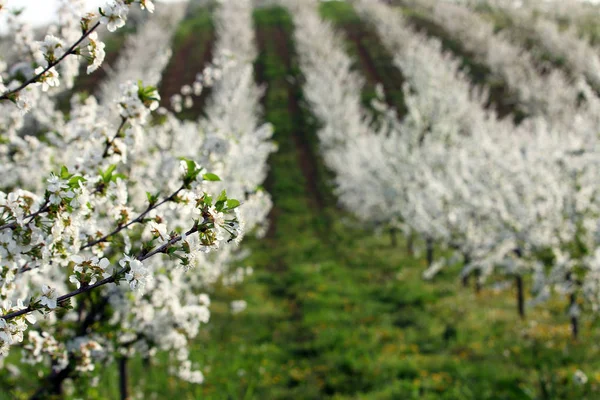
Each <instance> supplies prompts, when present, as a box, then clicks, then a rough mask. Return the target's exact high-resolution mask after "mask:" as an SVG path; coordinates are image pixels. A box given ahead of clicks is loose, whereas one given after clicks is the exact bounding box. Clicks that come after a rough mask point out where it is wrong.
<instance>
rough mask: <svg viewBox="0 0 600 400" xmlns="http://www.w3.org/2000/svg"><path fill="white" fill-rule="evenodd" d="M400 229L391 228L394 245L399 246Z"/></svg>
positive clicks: (391, 239)
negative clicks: (398, 233)
mask: <svg viewBox="0 0 600 400" xmlns="http://www.w3.org/2000/svg"><path fill="white" fill-rule="evenodd" d="M397 232H398V230H397V229H396V228H390V244H391V245H392V247H397V246H398V235H397Z"/></svg>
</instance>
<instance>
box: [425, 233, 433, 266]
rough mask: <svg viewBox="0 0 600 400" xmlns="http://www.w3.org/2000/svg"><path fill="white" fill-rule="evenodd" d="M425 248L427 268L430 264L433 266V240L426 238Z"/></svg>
mask: <svg viewBox="0 0 600 400" xmlns="http://www.w3.org/2000/svg"><path fill="white" fill-rule="evenodd" d="M425 246H426V252H427V253H426V254H427V266H428V267H431V264H433V240H432V239H429V238H427V239H426V241H425Z"/></svg>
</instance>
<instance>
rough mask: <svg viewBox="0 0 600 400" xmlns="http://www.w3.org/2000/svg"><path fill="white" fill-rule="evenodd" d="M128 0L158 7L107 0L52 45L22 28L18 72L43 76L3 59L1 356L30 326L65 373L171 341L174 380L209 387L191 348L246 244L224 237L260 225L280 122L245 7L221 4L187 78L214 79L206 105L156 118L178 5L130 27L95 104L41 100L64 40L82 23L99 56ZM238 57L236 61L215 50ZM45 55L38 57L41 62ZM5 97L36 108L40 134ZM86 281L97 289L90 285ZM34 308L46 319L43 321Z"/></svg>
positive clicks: (92, 55)
mask: <svg viewBox="0 0 600 400" xmlns="http://www.w3.org/2000/svg"><path fill="white" fill-rule="evenodd" d="M134 3H138V4H139V5H140V7H141V8H142V9H146V10H148V11H153V9H154V5H153V3H152V2H151V1H149V0H139V1H112V2H111V3H110V4H109V5H108V6H106V7H102V8H101V10H102V11H101V15H94V14H91V15H90V14H88V15H85V16H83V17H82V20H81V27H80V28H79V29H80V31H79V36H77V37H74V38H73V37H71V36H63V35H61V36H60V37H59V36H58V35H57V34H56V32H58V30H55V31H54V34H55V35H56V36H53V37H51V36H49V37H47V38H46V40H45V41H44V42H43V46H42V45H40V46H37V45H36V44H31V45H30V46H29V45H28V43H33V42H34V41H33V36H31V37H30V38H29V37H27V35H25V34H24V35H21V36H20V38H19V46H20V48H21V50H24V51H21V52H20V53H19V54H21V55H23V54H24V57H23V58H24V59H25V60H31V65H32V67H30V70H26V69H24V68H23V67H20V68H21V71H25V72H26V74H24V73H23V72H21V73H20V74H21V75H19V76H23V75H24V76H25V77H30V78H33V77H34V76H35V74H37V73H41V75H40V77H38V78H36V79H32V80H31V81H25V82H23V81H19V80H17V79H16V75H15V73H13V72H10V71H11V69H10V68H9V69H6V68H4V67H2V69H0V77H1V78H2V82H8V84H6V85H4V84H2V86H1V87H0V89H2V90H1V91H0V96H4V97H0V98H1V99H2V100H0V108H1V110H2V112H4V111H7V113H6V114H2V115H1V116H0V135H2V139H3V141H2V145H0V159H1V160H2V167H0V169H1V172H2V173H3V175H2V179H0V188H1V189H2V190H3V191H0V203H1V204H0V205H1V206H2V207H1V208H2V211H1V212H0V262H1V263H0V300H1V301H3V303H2V304H3V307H1V308H0V316H1V317H0V328H1V329H0V354H1V355H6V354H8V352H9V351H10V348H11V346H12V345H15V344H18V343H21V342H22V341H23V340H24V337H25V336H24V333H25V331H26V330H27V328H28V324H35V327H32V329H30V330H29V335H27V337H28V338H29V339H26V340H25V342H26V343H25V344H24V346H23V351H24V353H23V354H24V355H23V360H24V361H26V362H28V363H32V364H34V365H39V366H40V369H41V370H42V369H44V365H46V364H47V363H49V362H50V363H51V364H52V366H53V368H54V369H55V370H56V371H60V370H63V369H66V371H75V372H77V373H78V374H83V373H85V374H90V373H91V372H94V373H97V372H98V369H97V368H95V365H96V364H98V363H101V362H112V360H114V359H115V358H117V357H123V356H126V357H128V356H131V355H133V354H135V353H140V354H142V355H143V356H145V357H152V356H153V355H155V354H156V353H157V352H158V351H167V352H169V353H170V354H171V355H173V357H172V359H171V363H172V364H171V366H170V368H173V371H174V373H175V374H176V375H177V376H179V377H180V378H182V379H186V380H189V381H191V382H195V383H201V382H202V380H203V376H202V374H201V372H200V371H198V370H194V369H193V368H192V364H191V363H190V362H189V359H188V358H189V353H188V351H187V347H188V345H189V341H190V340H192V339H193V338H194V337H196V336H197V335H198V333H199V330H200V327H201V326H202V325H203V324H206V323H207V322H208V320H209V317H210V311H209V308H208V307H209V305H210V299H209V297H208V296H207V295H206V294H205V292H206V289H207V288H209V287H210V286H211V285H212V284H214V283H215V282H216V281H217V280H219V279H220V278H221V277H222V276H223V275H224V274H225V277H226V278H227V277H228V274H227V271H228V268H229V265H231V264H232V263H237V262H239V261H240V260H241V259H242V258H243V257H244V256H245V253H244V252H241V251H239V250H238V249H237V247H236V246H233V245H230V246H228V245H226V244H227V243H228V242H235V243H238V242H239V240H240V239H241V238H242V236H243V233H244V231H245V230H253V231H256V232H257V233H262V232H263V231H264V229H265V228H264V227H265V222H266V216H267V213H268V211H269V209H270V207H271V201H270V198H269V196H268V194H266V193H265V192H264V191H262V190H257V188H259V187H260V186H261V185H262V183H263V181H264V179H265V177H266V160H267V157H268V155H269V154H270V153H271V152H272V151H274V149H275V146H274V145H273V144H272V143H271V142H270V138H271V135H272V129H271V127H270V126H268V125H264V126H261V125H260V124H259V118H260V108H259V106H258V105H259V101H260V95H261V91H260V90H259V89H258V88H257V87H256V84H255V83H254V81H253V74H252V61H253V59H254V56H255V52H256V50H255V48H254V40H253V34H252V17H251V15H252V14H251V13H252V6H251V2H249V1H243V2H236V3H235V4H233V3H224V4H221V5H220V6H219V8H218V9H217V10H216V12H215V20H216V25H217V43H216V46H215V48H216V52H215V53H216V56H215V59H214V60H213V62H212V63H211V64H210V65H209V66H207V68H206V69H205V70H204V72H203V73H202V81H201V82H195V83H194V85H193V87H190V89H191V93H193V92H196V93H200V92H201V91H202V88H203V87H205V86H207V85H213V86H214V90H213V93H212V99H211V100H210V103H209V105H208V106H207V110H206V113H205V114H206V115H208V117H206V118H202V119H200V120H198V121H185V122H184V121H180V120H179V119H177V118H176V116H175V115H174V114H172V113H170V112H168V111H166V110H157V111H160V113H158V114H155V115H153V114H152V112H153V111H154V110H156V109H157V107H158V101H159V100H160V97H159V94H158V93H157V90H156V89H155V86H158V83H159V81H160V78H161V74H162V70H163V69H164V67H165V66H166V64H167V62H168V61H169V57H170V54H171V52H170V49H169V48H170V45H171V37H172V34H173V33H174V32H175V28H176V27H177V24H178V22H179V21H180V20H181V18H183V16H184V12H185V5H182V4H177V5H170V6H169V8H168V10H167V9H165V10H164V11H163V12H157V13H156V14H155V16H153V17H152V18H150V19H148V21H147V22H145V23H144V24H143V25H142V26H140V27H138V29H137V32H136V33H135V34H133V35H131V36H130V37H128V39H127V40H126V45H125V48H124V49H123V51H121V52H120V56H119V59H118V60H117V63H116V65H115V68H114V69H113V70H112V71H110V72H109V74H108V78H107V80H106V81H104V82H103V84H102V87H101V90H100V92H99V100H97V99H96V98H95V97H92V96H90V97H84V96H81V95H79V94H77V95H75V96H73V98H72V100H71V108H70V110H69V113H68V114H63V113H62V112H60V111H58V109H57V107H56V105H55V102H54V101H53V100H54V99H53V98H52V97H48V96H51V95H52V94H54V93H55V90H56V86H58V84H59V82H58V81H57V80H56V79H55V78H58V72H56V71H60V80H61V81H63V79H64V78H65V77H64V69H62V66H63V65H64V63H65V62H66V61H67V60H69V59H70V58H71V57H74V58H75V56H71V55H70V54H69V55H67V56H65V54H66V53H65V52H66V51H67V49H68V48H69V46H71V45H72V44H73V43H74V42H76V41H77V40H79V39H80V38H81V37H82V36H81V35H82V32H81V28H83V35H84V37H83V39H82V42H81V47H80V48H77V49H76V50H74V51H70V53H71V52H72V53H78V54H81V55H82V56H86V58H87V60H88V61H89V64H88V72H93V71H94V70H95V69H97V68H98V67H99V66H100V64H101V62H102V60H103V59H104V56H105V54H104V44H103V43H102V42H100V41H99V40H98V36H97V35H96V32H95V30H96V29H97V27H96V25H95V23H96V21H100V22H101V23H104V24H107V25H108V27H109V30H113V29H116V28H118V27H120V26H122V25H123V24H124V23H125V21H126V18H127V13H128V11H127V10H128V7H129V6H130V5H131V4H134ZM232 21H234V23H231V22H232ZM23 32H27V31H26V30H23ZM60 32H63V30H61V31H60ZM86 40H87V42H86ZM149 40H150V41H151V42H152V43H153V46H151V48H149V47H148V46H147V43H148V41H149ZM37 47H39V48H37ZM30 49H32V50H31V51H30ZM40 49H42V50H40ZM38 50H39V52H38V53H37V54H38V55H37V56H36V51H38ZM86 52H87V53H86ZM231 54H236V57H237V60H236V62H235V63H226V62H222V61H221V60H224V59H226V58H231ZM63 56H65V57H64V58H62V59H61V57H63ZM75 59H76V58H75ZM41 60H45V61H46V64H45V65H46V66H47V67H49V68H46V67H43V63H42V61H41ZM240 60H241V61H240ZM58 61H60V62H58ZM36 64H37V67H39V68H43V69H41V70H38V71H39V72H35V71H34V70H33V66H36ZM215 66H218V68H216V67H215ZM28 71H29V72H28ZM55 72H56V75H54V73H55ZM132 82H137V83H132ZM20 85H23V87H22V88H19V86H20ZM43 85H45V86H47V87H44V88H43V89H47V93H44V92H43V90H41V89H42V87H41V86H43ZM38 86H40V89H38ZM7 91H8V92H7ZM188 92H190V90H188V89H185V93H188ZM188 94H190V93H188ZM10 100H12V101H13V102H16V103H17V105H18V104H21V103H22V104H21V106H23V107H25V106H31V107H32V112H31V113H30V114H29V116H31V117H33V118H31V120H32V121H35V126H34V128H33V129H35V130H33V131H32V130H31V129H32V127H30V126H29V124H30V122H29V120H26V119H25V118H24V117H23V116H22V115H21V112H20V111H19V109H18V108H17V107H15V106H14V105H13V104H10ZM40 109H41V110H43V112H42V111H40ZM14 111H16V113H15V112H14ZM158 115H160V118H154V116H158ZM51 171H53V172H51ZM209 171H210V172H209ZM215 173H216V174H215ZM44 175H45V177H44ZM219 178H221V179H222V180H220V179H219ZM225 190H227V191H225ZM234 198H237V199H239V200H235V199H234ZM243 216H244V218H243ZM216 250H218V251H216ZM169 259H170V260H171V261H170V262H169ZM178 266H179V268H178ZM191 268H194V271H193V272H192V271H189V270H190V269H191ZM239 280H240V279H237V280H236V282H239ZM115 283H117V284H118V285H115ZM91 291H94V292H97V293H98V296H87V297H86V294H87V293H89V292H91ZM132 292H133V295H132ZM23 299H27V301H26V304H23V301H22V300H23ZM11 300H12V301H13V302H14V301H16V306H13V305H12V304H14V303H11ZM55 310H60V313H56V312H54V311H55ZM40 312H42V313H44V314H45V317H44V318H43V319H41V320H39V318H38V320H39V321H38V322H36V321H35V318H34V314H39V313H40ZM67 326H68V327H67ZM97 328H102V329H97ZM67 367H69V368H67ZM68 376H69V373H67V374H65V377H68Z"/></svg>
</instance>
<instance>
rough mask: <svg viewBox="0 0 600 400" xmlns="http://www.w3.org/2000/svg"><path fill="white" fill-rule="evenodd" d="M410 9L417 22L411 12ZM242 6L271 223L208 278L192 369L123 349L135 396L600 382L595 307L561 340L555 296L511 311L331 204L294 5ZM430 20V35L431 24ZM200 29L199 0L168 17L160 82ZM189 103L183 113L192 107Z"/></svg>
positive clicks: (358, 47) (558, 386)
mask: <svg viewBox="0 0 600 400" xmlns="http://www.w3.org/2000/svg"><path fill="white" fill-rule="evenodd" d="M321 11H322V15H323V17H324V18H326V19H328V20H330V21H332V23H334V26H336V27H337V28H339V30H340V33H341V34H342V37H344V38H345V40H346V44H347V49H348V52H349V54H350V55H351V56H352V57H354V58H355V61H356V68H357V70H358V71H359V72H360V73H361V74H362V75H363V76H365V79H366V83H367V84H366V86H365V91H364V93H363V99H364V102H365V104H368V102H369V100H370V99H371V98H372V97H373V95H374V87H375V84H376V83H377V82H381V83H382V84H383V85H384V86H385V87H386V89H388V93H389V95H388V98H386V101H387V102H388V103H389V104H390V105H393V106H394V107H396V108H397V110H398V111H399V113H400V114H402V113H403V112H404V111H403V110H404V105H403V101H402V84H401V83H402V82H401V80H402V74H401V72H400V71H398V70H397V69H396V68H395V67H394V66H393V65H392V60H391V57H390V56H389V54H387V53H386V52H385V51H384V50H383V49H382V46H381V44H380V43H379V42H378V39H377V36H376V35H375V34H374V32H375V31H374V30H373V29H372V28H370V27H369V26H367V25H366V24H365V23H364V22H361V21H360V20H359V19H358V17H357V16H356V14H355V13H354V11H353V10H352V9H351V6H349V5H348V4H346V3H338V2H331V3H328V4H326V5H323V6H322V8H321ZM404 11H405V12H407V13H410V10H404ZM413 20H414V22H415V23H423V26H425V24H424V21H422V20H421V19H419V16H418V15H417V14H414V16H413ZM254 22H255V28H256V35H257V42H258V46H259V50H260V55H259V57H258V59H257V60H256V63H255V75H256V80H257V82H259V83H264V84H265V85H266V92H265V96H264V99H263V105H264V115H265V120H266V121H268V122H270V123H272V124H273V125H274V127H275V130H276V131H275V132H276V133H275V136H274V140H275V141H276V142H277V144H278V146H279V151H278V152H277V153H275V154H273V155H272V156H271V158H270V160H269V164H270V174H269V177H268V179H267V182H266V185H265V186H266V189H267V190H268V191H269V193H271V195H272V197H273V201H274V204H275V207H274V209H273V211H272V213H271V216H270V221H271V227H270V229H269V231H268V233H267V236H266V238H265V240H260V241H259V240H253V239H249V240H246V241H245V242H244V243H243V246H244V247H245V248H247V249H249V250H251V252H252V255H251V256H250V258H249V259H247V260H246V261H245V262H244V264H243V266H246V265H250V266H252V267H253V268H254V271H255V273H254V275H253V276H251V277H250V278H248V279H247V280H246V281H245V282H244V283H242V284H241V285H238V286H235V287H224V286H223V287H217V288H216V289H215V291H214V293H211V299H212V305H211V311H212V316H211V321H210V323H209V324H208V325H206V327H205V329H204V331H203V332H202V334H201V337H200V339H199V340H198V341H197V342H196V343H195V345H194V348H193V349H192V354H193V360H194V361H195V362H196V363H197V364H198V366H199V367H200V369H202V371H203V373H204V374H205V378H206V381H205V383H204V384H203V385H192V384H188V383H185V382H182V381H180V380H178V379H176V378H172V377H169V375H168V374H167V373H166V371H165V370H164V368H163V366H162V365H161V364H160V362H159V363H157V364H156V365H146V364H145V363H144V362H143V360H139V359H134V360H131V361H130V364H129V368H130V381H131V389H132V392H133V393H139V394H140V397H139V398H144V399H153V398H156V399H163V398H172V399H321V398H334V399H575V398H577V399H583V398H585V399H597V398H600V348H599V345H598V343H599V340H598V339H600V335H598V334H597V328H598V323H597V322H596V321H592V320H589V319H584V320H583V321H582V330H581V335H580V338H579V340H578V341H577V342H574V341H573V340H572V339H571V336H570V332H569V321H568V319H567V316H566V314H565V308H566V307H567V302H566V299H564V301H563V300H561V299H557V300H555V302H553V303H551V304H550V305H545V306H544V308H540V309H531V310H528V315H527V317H526V319H525V320H521V319H520V318H519V316H518V314H517V309H516V300H515V297H516V295H515V293H514V292H513V291H512V290H504V291H495V290H493V289H491V288H489V287H484V288H483V289H482V290H481V291H480V292H479V293H476V292H475V291H474V290H473V288H463V287H462V286H461V284H460V282H459V281H458V279H457V271H458V268H460V266H458V265H457V266H456V267H455V268H451V269H449V270H448V271H445V272H443V273H442V274H440V275H439V276H437V277H436V279H435V280H434V281H433V282H427V281H424V280H423V279H422V278H421V273H422V272H423V270H424V268H425V260H424V259H423V257H420V256H410V255H409V254H408V252H407V250H406V245H405V243H403V242H402V241H400V243H399V244H398V245H397V246H392V245H391V240H390V237H389V236H388V235H385V234H382V235H378V234H374V233H373V232H372V230H366V229H363V228H362V227H361V226H360V225H359V224H358V223H357V222H356V221H355V220H354V219H353V218H352V217H351V216H349V215H346V214H345V213H343V212H342V211H341V210H339V209H337V206H336V201H335V197H334V194H333V193H332V192H331V189H330V186H329V183H328V182H329V178H330V176H329V173H328V171H327V170H326V169H325V167H324V165H323V163H322V160H321V159H320V157H319V152H318V141H317V136H316V132H317V129H318V121H316V120H315V118H314V117H313V116H312V115H311V113H310V110H309V109H308V108H307V106H306V104H305V102H304V100H303V97H302V96H303V95H302V76H301V71H300V69H299V66H298V62H297V57H296V54H295V50H294V42H293V29H294V28H293V24H292V19H291V16H290V15H289V14H288V13H287V12H286V11H285V10H284V9H282V8H276V7H274V8H263V9H258V10H256V11H255V13H254ZM424 29H425V28H424ZM428 32H429V33H430V34H432V35H436V34H437V35H443V32H441V31H439V30H437V31H436V30H435V29H433V28H432V27H430V29H429V30H428ZM213 40H214V27H213V25H212V21H211V18H210V14H209V13H208V12H206V11H201V12H200V13H199V14H198V15H195V16H190V17H189V18H188V19H186V20H185V21H184V22H183V23H182V24H181V26H180V28H179V32H178V34H177V35H176V36H175V43H174V46H173V54H174V58H173V60H172V62H171V64H169V66H168V67H167V72H168V71H171V76H178V77H179V78H168V79H165V80H163V86H164V87H165V88H167V89H166V90H167V91H168V90H171V89H168V88H175V87H178V85H179V84H180V80H181V82H187V81H189V80H190V79H189V77H190V76H192V77H193V75H194V74H195V73H194V72H193V71H192V70H193V68H197V67H198V68H199V67H200V66H201V65H202V64H203V63H205V62H206V61H207V60H209V59H210V54H211V45H212V43H211V42H212V41H213ZM445 45H446V46H447V47H448V49H449V50H451V51H452V50H453V47H452V46H455V44H453V43H452V42H451V41H449V40H448V41H445ZM192 47H193V51H192V50H191V49H192ZM454 51H456V52H460V48H458V47H456V46H455V48H454ZM190 54H196V56H194V57H192V56H190ZM461 56H462V57H463V58H464V60H465V61H464V62H465V65H467V66H470V67H472V71H473V72H472V74H473V75H472V77H473V79H475V80H476V81H477V80H481V81H484V80H485V79H486V71H485V69H484V68H483V67H482V66H479V67H480V69H477V68H476V67H478V66H477V65H475V64H473V63H472V62H471V61H470V60H469V58H468V54H464V53H463V54H461ZM469 63H470V64H469ZM190 71H192V72H190ZM167 76H169V75H167ZM192 79H193V78H192ZM477 82H479V81H477ZM499 85H500V87H501V85H502V84H501V83H500V84H499ZM499 90H500V89H499ZM163 97H164V98H167V96H163ZM499 107H500V106H499ZM200 108H201V107H197V108H194V109H192V110H189V111H188V113H190V114H189V115H186V118H195V117H197V116H198V115H200V113H201V109H200ZM505 111H506V112H510V111H511V110H505ZM517 117H518V116H517ZM417 244H418V245H419V243H417ZM420 245H422V244H420ZM238 299H244V300H246V301H247V302H248V308H247V310H246V311H244V312H242V313H240V314H237V315H232V313H231V311H230V306H229V305H230V302H231V301H232V300H238ZM162 357H166V355H162ZM577 369H580V370H582V371H584V372H585V373H586V374H587V375H588V377H589V381H588V383H587V384H586V385H583V386H577V385H575V384H574V383H573V379H572V376H573V373H574V372H575V371H576V370H577ZM118 390H119V388H118V378H117V369H116V368H114V369H107V370H106V371H105V373H104V374H103V378H102V381H101V384H100V385H99V386H98V387H97V388H96V389H93V391H92V392H91V393H90V392H88V393H86V397H87V398H117V397H118Z"/></svg>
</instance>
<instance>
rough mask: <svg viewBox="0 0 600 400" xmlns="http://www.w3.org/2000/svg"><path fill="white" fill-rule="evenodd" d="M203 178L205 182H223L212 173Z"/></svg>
mask: <svg viewBox="0 0 600 400" xmlns="http://www.w3.org/2000/svg"><path fill="white" fill-rule="evenodd" d="M202 177H203V178H204V180H206V181H212V182H214V181H220V180H221V178H219V177H218V176H217V175H215V174H213V173H210V172H208V173H206V174H204V175H202Z"/></svg>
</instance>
